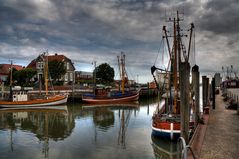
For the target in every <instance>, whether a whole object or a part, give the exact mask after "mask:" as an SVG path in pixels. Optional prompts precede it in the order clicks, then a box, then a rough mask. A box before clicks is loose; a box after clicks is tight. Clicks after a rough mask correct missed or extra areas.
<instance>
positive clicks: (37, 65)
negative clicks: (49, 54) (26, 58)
mask: <svg viewBox="0 0 239 159" xmlns="http://www.w3.org/2000/svg"><path fill="white" fill-rule="evenodd" d="M36 68H37V69H43V68H44V63H43V62H37V63H36Z"/></svg>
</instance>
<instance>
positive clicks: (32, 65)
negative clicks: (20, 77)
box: [27, 54, 75, 69]
mask: <svg viewBox="0 0 239 159" xmlns="http://www.w3.org/2000/svg"><path fill="white" fill-rule="evenodd" d="M39 57H40V56H38V57H37V58H36V59H34V60H32V61H31V62H30V64H28V66H27V68H36V62H37V60H38V58H39ZM54 60H57V61H63V62H64V61H70V62H71V63H72V61H71V60H70V59H69V58H67V57H66V56H65V55H58V54H55V55H48V61H54ZM72 65H73V63H72ZM73 67H74V65H73ZM74 69H75V67H74Z"/></svg>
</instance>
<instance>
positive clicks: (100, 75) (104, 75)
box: [94, 63, 115, 84]
mask: <svg viewBox="0 0 239 159" xmlns="http://www.w3.org/2000/svg"><path fill="white" fill-rule="evenodd" d="M94 71H95V72H94V73H96V82H97V83H101V84H110V83H112V82H113V81H114V76H115V72H114V69H113V68H112V67H110V65H109V64H107V63H103V64H101V65H99V66H97V67H96V68H95V70H94Z"/></svg>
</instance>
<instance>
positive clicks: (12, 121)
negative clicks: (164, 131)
mask: <svg viewBox="0 0 239 159" xmlns="http://www.w3.org/2000/svg"><path fill="white" fill-rule="evenodd" d="M157 104H158V101H157V99H155V98H153V99H146V100H141V101H139V103H138V104H125V105H101V106H100V107H92V106H89V105H82V104H79V103H71V104H68V105H67V106H62V107H61V109H52V110H42V109H39V110H35V109H34V110H28V109H26V110H4V109H0V154H1V155H0V158H4V159H13V158H14V159H32V158H34V159H38V158H49V159H60V158H61V159H64V158H66V159H78V158H81V159H82V158H86V159H91V158H92V159H106V158H110V159H114V158H115V159H117V158H120V159H126V158H137V159H139V158H142V159H152V158H176V144H175V143H171V142H169V141H167V140H164V139H158V138H155V137H153V136H151V121H152V120H151V118H152V114H153V111H154V110H155V108H156V106H157Z"/></svg>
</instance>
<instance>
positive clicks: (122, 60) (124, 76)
mask: <svg viewBox="0 0 239 159" xmlns="http://www.w3.org/2000/svg"><path fill="white" fill-rule="evenodd" d="M118 65H119V72H120V77H121V91H122V94H124V87H125V82H126V80H127V74H126V70H125V54H124V53H123V52H121V55H120V57H119V56H118Z"/></svg>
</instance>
